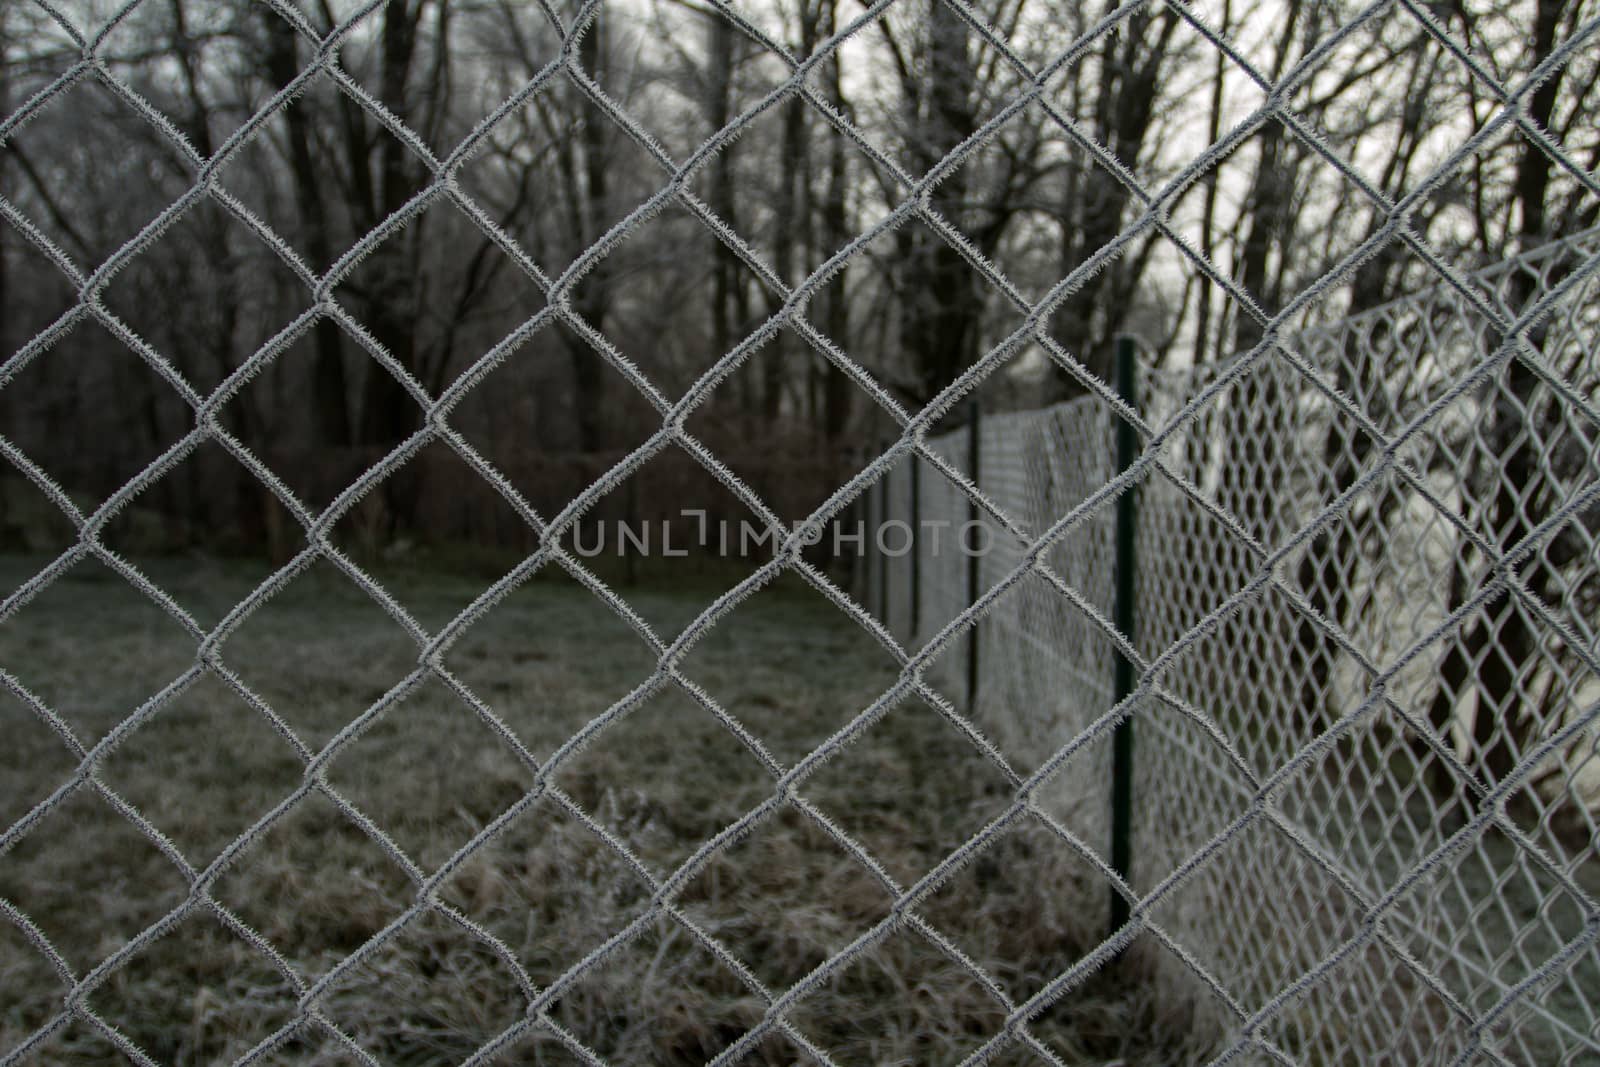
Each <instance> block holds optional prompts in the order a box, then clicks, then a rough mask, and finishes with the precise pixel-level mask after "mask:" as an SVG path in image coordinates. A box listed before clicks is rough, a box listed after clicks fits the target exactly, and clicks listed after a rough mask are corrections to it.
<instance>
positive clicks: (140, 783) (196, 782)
mask: <svg viewBox="0 0 1600 1067" xmlns="http://www.w3.org/2000/svg"><path fill="white" fill-rule="evenodd" d="M100 771H101V776H102V780H103V781H104V782H105V783H106V784H107V785H109V786H110V787H111V788H112V789H114V790H116V791H117V792H118V793H120V794H121V795H122V796H123V798H124V799H126V800H127V801H128V802H129V803H131V804H133V805H134V806H135V807H137V808H138V809H139V810H140V811H141V812H143V813H144V815H145V817H146V818H148V819H149V820H150V821H151V822H152V823H153V824H154V825H155V826H156V828H157V829H159V830H160V831H161V832H162V833H163V834H165V835H166V836H167V837H168V838H170V839H171V840H172V843H173V844H174V845H176V846H177V847H178V850H179V851H180V852H182V853H183V855H184V856H185V857H186V858H187V859H188V860H189V861H190V862H191V863H193V864H194V865H196V866H197V867H204V866H206V865H207V864H209V863H210V862H211V860H212V859H214V858H215V857H216V856H217V854H218V853H220V852H221V851H222V850H223V848H224V847H225V846H227V845H228V844H229V843H230V842H232V841H233V839H234V838H235V837H236V836H238V835H239V834H242V833H243V832H244V831H245V830H246V829H248V828H249V827H250V826H251V825H252V824H254V823H255V821H256V820H257V819H259V818H261V817H262V816H263V815H265V814H266V813H267V812H268V811H269V810H270V809H271V808H272V807H273V806H275V805H276V804H277V803H278V801H279V799H280V798H282V797H283V796H286V795H288V794H289V793H290V792H292V791H293V790H294V788H295V787H296V786H298V785H299V784H300V780H301V777H302V774H303V771H304V765H303V764H302V763H301V761H300V760H299V759H298V758H296V755H295V751H294V749H293V748H292V747H291V746H290V744H289V742H288V741H287V740H285V739H284V738H283V737H282V736H280V735H279V734H278V733H277V732H276V731H275V730H274V729H273V728H272V726H271V725H270V724H269V722H268V720H267V719H266V717H265V716H263V715H262V714H260V713H259V712H258V711H257V710H256V708H254V707H252V706H250V704H248V703H247V702H245V701H244V700H242V699H241V698H240V697H239V695H238V694H237V693H235V692H233V691H232V690H230V689H229V688H228V687H227V685H226V684H224V683H223V682H222V680H221V679H219V678H218V677H217V676H216V675H214V674H211V673H209V672H208V673H206V674H204V675H202V676H201V677H200V678H199V679H198V680H197V681H195V682H194V684H192V685H190V686H189V687H188V688H186V689H185V690H184V691H183V692H182V693H180V694H177V695H176V696H174V697H173V698H171V699H170V700H168V701H167V702H166V703H165V704H163V705H162V707H161V708H160V710H159V711H157V712H156V713H155V714H154V715H153V716H152V717H150V718H149V719H147V720H145V721H144V722H143V723H142V724H141V725H140V726H139V728H138V729H137V730H135V731H134V732H133V733H132V734H130V735H128V736H127V737H126V738H125V739H124V740H123V741H122V743H121V744H119V745H118V746H117V747H116V749H114V750H113V751H112V752H111V753H110V754H109V755H108V756H107V757H106V759H105V760H104V761H102V763H101V766H100Z"/></svg>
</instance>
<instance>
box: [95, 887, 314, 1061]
mask: <svg viewBox="0 0 1600 1067" xmlns="http://www.w3.org/2000/svg"><path fill="white" fill-rule="evenodd" d="M89 1007H90V1008H91V1009H93V1010H94V1011H96V1012H98V1013H99V1014H100V1017H101V1018H102V1019H104V1020H105V1021H106V1022H107V1023H109V1024H110V1025H112V1026H114V1027H116V1028H117V1029H118V1030H119V1031H121V1032H122V1033H123V1034H124V1035H125V1036H126V1037H128V1038H129V1039H130V1040H131V1041H133V1042H134V1043H135V1044H136V1045H138V1046H139V1047H140V1048H142V1049H143V1050H144V1051H145V1052H147V1053H148V1054H149V1055H150V1056H151V1057H152V1058H154V1059H156V1060H157V1062H168V1063H170V1062H181V1061H183V1060H185V1059H193V1058H208V1059H227V1060H233V1059H237V1058H239V1057H240V1056H242V1055H244V1054H245V1053H246V1052H248V1051H249V1050H250V1048H251V1047H252V1046H254V1045H255V1044H256V1043H257V1042H259V1041H260V1040H261V1039H262V1038H264V1037H266V1036H267V1035H268V1034H270V1033H272V1032H274V1031H275V1030H277V1029H278V1028H279V1027H280V1026H282V1025H284V1024H285V1023H286V1022H288V1021H289V1019H290V1018H291V1017H293V1015H294V1010H295V991H294V989H293V988H292V987H291V985H290V984H289V982H288V980H287V979H285V977H284V975H283V974H282V973H281V972H280V971H279V970H278V969H277V967H275V966H274V965H273V963H272V961H271V960H270V959H269V958H268V957H266V956H265V955H263V954H262V953H260V952H259V951H257V950H256V949H255V948H253V947H252V946H250V945H248V944H246V943H245V942H244V941H242V940H240V939H239V937H238V936H237V935H236V934H234V933H233V932H232V931H230V930H228V929H226V928H225V927H224V926H223V925H222V923H221V922H220V921H218V919H217V918H216V917H215V916H214V915H211V914H206V913H199V914H195V915H193V916H191V917H190V918H188V919H186V920H184V921H183V922H181V923H179V924H178V925H177V926H176V927H175V928H174V929H172V930H171V931H169V932H168V933H167V934H165V935H164V936H163V937H161V938H160V939H158V940H156V941H154V942H152V943H151V944H149V945H148V946H146V947H145V948H144V949H143V950H142V951H140V952H139V953H138V954H136V955H135V956H134V957H133V958H132V959H130V960H128V961H127V963H126V964H125V965H124V966H123V967H121V968H120V969H119V970H118V971H117V972H116V973H114V974H113V975H112V976H111V977H110V978H109V979H108V980H107V981H106V982H105V983H104V984H103V985H101V986H100V987H98V988H97V989H96V990H95V991H94V993H93V994H91V995H90V997H89Z"/></svg>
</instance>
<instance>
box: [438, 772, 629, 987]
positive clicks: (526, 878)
mask: <svg viewBox="0 0 1600 1067" xmlns="http://www.w3.org/2000/svg"><path fill="white" fill-rule="evenodd" d="M649 894H650V885H649V883H648V882H647V881H645V880H644V879H643V878H642V877H641V876H640V875H639V872H638V871H637V870H635V869H634V868H633V867H632V866H631V865H630V863H629V862H628V860H627V859H626V858H625V857H623V856H622V855H620V854H619V853H618V852H617V851H616V850H615V849H614V848H613V847H612V845H611V844H610V843H608V842H607V841H606V840H605V839H604V838H603V837H601V836H600V835H598V834H596V833H595V832H594V831H593V830H592V829H591V828H590V827H588V826H585V825H583V824H582V823H581V822H579V821H578V820H577V819H576V818H574V817H573V816H572V815H571V814H570V813H569V812H567V811H566V810H565V809H563V808H561V807H558V806H557V804H555V803H554V802H551V801H541V802H538V803H536V804H534V805H533V806H532V807H531V808H529V809H527V810H526V811H524V812H522V813H520V814H519V815H517V816H516V817H515V818H514V819H512V820H511V822H510V823H509V825H506V826H504V827H503V828H502V829H501V830H500V831H499V832H497V833H495V834H494V835H493V836H492V837H489V838H488V839H487V840H486V841H485V842H484V843H483V844H482V845H481V846H480V847H479V848H477V849H475V850H474V851H473V853H472V855H471V856H470V857H469V858H467V859H466V860H465V862H463V863H462V864H461V866H460V867H459V868H458V869H457V870H456V871H455V872H454V873H453V874H452V875H451V876H450V878H449V880H448V881H447V882H446V883H445V885H444V887H443V888H442V889H441V891H440V899H441V900H442V901H443V903H444V904H445V905H447V906H448V907H451V908H455V909H456V910H458V911H460V912H461V913H462V914H463V915H465V916H466V917H467V918H468V919H469V920H471V921H472V922H473V923H475V924H477V925H478V926H479V927H480V928H481V929H483V930H485V931H487V932H488V933H489V934H490V935H491V936H493V937H495V938H497V939H499V940H500V941H501V943H503V944H504V945H505V946H506V948H507V949H509V950H510V952H511V953H512V955H513V956H514V957H515V958H516V960H517V962H518V964H519V965H521V966H522V967H523V969H524V970H525V971H526V972H527V974H528V977H529V978H530V979H531V980H532V981H533V982H534V984H535V985H536V986H538V987H539V988H540V989H543V988H545V987H547V986H548V985H549V984H550V983H551V982H553V981H555V980H556V979H557V978H559V977H560V976H561V975H562V974H564V973H565V972H566V971H567V970H568V969H569V968H571V967H574V966H576V965H577V964H578V963H579V961H580V960H582V959H583V958H584V957H585V956H587V955H588V954H589V953H591V952H593V951H595V950H596V949H598V948H599V947H600V946H601V945H602V944H604V943H605V942H606V941H607V940H608V939H610V938H611V936H612V935H614V934H615V933H616V932H617V931H619V930H622V929H623V928H625V927H626V926H627V925H628V924H629V923H630V922H632V921H633V920H635V919H637V918H638V917H639V916H640V915H641V914H643V913H644V911H645V909H646V907H647V906H648V904H649Z"/></svg>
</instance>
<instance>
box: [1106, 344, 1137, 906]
mask: <svg viewBox="0 0 1600 1067" xmlns="http://www.w3.org/2000/svg"><path fill="white" fill-rule="evenodd" d="M1136 373H1137V368H1136V366H1135V347H1134V341H1133V338H1131V337H1118V338H1117V392H1118V393H1119V394H1120V395H1121V397H1122V399H1123V400H1124V401H1125V402H1126V403H1127V404H1128V406H1129V407H1131V408H1133V409H1134V410H1135V411H1137V410H1138V409H1139V393H1138V383H1137V381H1136V380H1135V377H1136ZM1138 451H1139V435H1138V433H1137V432H1136V431H1135V430H1134V428H1133V424H1132V423H1130V422H1128V421H1127V420H1126V419H1119V420H1118V422H1117V472H1118V473H1119V474H1120V473H1121V472H1123V471H1125V470H1127V469H1128V468H1129V467H1130V466H1132V465H1133V461H1134V457H1135V456H1136V455H1137V454H1138ZM1116 521H1117V528H1116V568H1117V573H1116V592H1115V597H1116V600H1115V603H1114V605H1113V619H1112V622H1113V623H1114V624H1115V625H1116V628H1117V630H1118V631H1119V632H1120V633H1121V634H1122V636H1123V637H1125V638H1126V639H1127V640H1128V641H1129V643H1132V642H1133V640H1134V631H1135V627H1136V625H1137V621H1138V620H1137V618H1136V617H1135V613H1134V596H1135V595H1136V592H1137V589H1136V585H1135V580H1134V579H1135V574H1134V571H1135V568H1136V566H1137V546H1136V545H1135V543H1134V524H1135V523H1136V522H1137V521H1138V487H1137V486H1130V487H1129V488H1127V489H1125V490H1124V491H1123V493H1122V495H1121V496H1119V497H1117V520H1116ZM1132 692H1133V661H1132V660H1130V659H1129V658H1128V657H1127V656H1125V655H1123V654H1122V653H1121V652H1120V651H1119V652H1118V653H1117V655H1116V675H1115V677H1114V679H1113V684H1112V700H1113V701H1115V702H1119V703H1120V702H1121V701H1122V700H1124V699H1125V698H1126V697H1127V696H1128V694H1129V693H1132ZM1132 831H1133V719H1132V717H1131V716H1125V717H1124V718H1123V720H1122V721H1121V722H1119V723H1118V724H1117V726H1116V728H1115V730H1113V731H1112V735H1111V869H1112V870H1114V871H1116V872H1117V874H1118V875H1119V876H1120V877H1121V878H1122V879H1123V880H1124V881H1126V880H1127V879H1128V870H1129V866H1130V864H1131V861H1132V858H1133V843H1132V840H1131V838H1132ZM1128 914H1129V905H1128V900H1127V898H1125V897H1124V896H1123V895H1122V894H1121V893H1120V892H1118V891H1117V889H1116V888H1115V887H1113V888H1112V890H1111V931H1112V933H1113V934H1115V933H1116V931H1118V930H1120V929H1121V928H1122V927H1123V926H1124V925H1125V924H1126V923H1127V921H1128Z"/></svg>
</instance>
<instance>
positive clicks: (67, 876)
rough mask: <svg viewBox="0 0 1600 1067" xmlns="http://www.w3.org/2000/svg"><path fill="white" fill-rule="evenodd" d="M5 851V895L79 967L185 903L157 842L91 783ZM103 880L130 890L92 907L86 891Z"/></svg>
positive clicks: (0, 891)
mask: <svg viewBox="0 0 1600 1067" xmlns="http://www.w3.org/2000/svg"><path fill="white" fill-rule="evenodd" d="M63 840H70V841H71V842H72V847H70V848H64V847H62V845H61V842H62V841H63ZM6 857H7V859H6V865H5V868H4V870H0V897H4V898H5V899H6V900H8V901H10V902H11V903H12V904H14V905H15V906H16V907H17V908H18V909H20V910H21V912H22V914H24V915H25V916H27V917H28V919H29V921H31V922H32V923H33V925H34V926H35V927H36V928H37V929H38V930H39V931H40V932H41V933H42V934H43V935H44V936H45V937H46V938H47V939H48V940H49V941H50V943H51V944H52V945H53V946H54V947H55V950H56V951H57V952H58V953H59V954H60V955H61V956H62V958H63V959H65V960H66V961H67V964H68V966H70V967H72V968H74V970H75V971H76V973H78V974H80V975H81V974H83V973H84V972H85V971H87V970H89V969H90V968H91V967H92V966H94V965H95V964H97V963H99V962H100V961H101V960H103V959H105V958H106V957H107V956H109V955H111V954H112V953H113V952H115V951H116V950H117V949H119V948H121V947H122V946H123V945H124V944H126V943H127V942H128V941H130V940H132V939H133V938H134V937H136V936H137V935H138V934H139V933H140V932H142V931H143V930H144V929H145V928H146V927H147V926H149V925H150V924H151V923H154V922H155V921H156V920H157V919H159V918H161V917H162V916H164V915H165V914H166V913H167V912H169V911H170V910H172V909H173V908H174V907H176V906H177V905H178V904H180V903H181V902H182V901H183V899H184V897H185V896H186V894H187V889H188V887H187V886H186V885H185V884H184V880H183V876H182V875H181V874H180V873H179V871H178V869H177V868H176V867H174V866H173V864H172V861H171V860H170V859H168V858H167V856H165V855H164V854H163V853H162V852H161V851H160V849H158V848H157V846H156V845H155V843H154V842H152V841H151V840H150V838H148V837H146V836H145V835H144V834H143V833H141V832H140V831H139V830H138V829H137V828H135V826H134V825H133V824H132V823H130V822H129V821H128V820H127V819H125V818H124V817H123V816H122V814H120V813H119V812H117V811H116V810H115V809H114V808H113V807H112V806H111V804H110V803H108V802H107V801H106V800H105V799H104V798H102V797H100V796H97V795H95V794H94V792H93V791H92V789H89V788H80V789H79V790H77V791H76V792H74V793H72V794H70V795H68V796H66V797H64V798H63V799H61V800H60V801H59V802H57V803H56V804H55V806H54V807H52V808H51V809H50V810H49V812H48V813H47V814H45V815H44V817H43V818H42V819H40V820H39V821H38V822H37V823H35V824H34V825H33V827H32V829H31V830H30V832H29V833H28V835H27V836H26V837H24V838H23V839H22V840H21V841H19V842H17V844H16V845H14V846H13V847H12V848H11V849H10V850H9V851H8V852H7V853H6ZM105 885H121V886H123V887H125V891H124V892H122V893H119V894H117V895H115V896H114V897H108V898H106V899H105V900H104V902H103V906H102V907H100V908H98V909H96V910H95V911H94V912H93V913H87V914H86V913H85V912H84V911H83V910H82V908H81V907H80V904H81V902H82V900H83V898H84V894H86V893H91V892H96V891H97V887H101V886H105ZM30 951H34V952H37V950H36V949H30Z"/></svg>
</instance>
